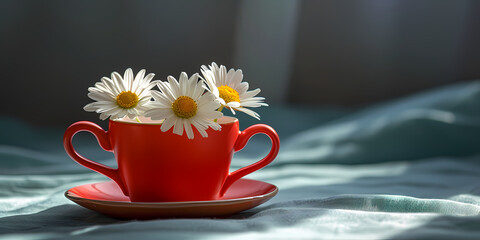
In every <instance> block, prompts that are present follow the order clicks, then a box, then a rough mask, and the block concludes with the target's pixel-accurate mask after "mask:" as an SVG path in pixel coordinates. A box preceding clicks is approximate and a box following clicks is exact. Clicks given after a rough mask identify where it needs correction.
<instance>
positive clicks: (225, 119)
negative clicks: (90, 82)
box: [110, 116, 238, 126]
mask: <svg viewBox="0 0 480 240" xmlns="http://www.w3.org/2000/svg"><path fill="white" fill-rule="evenodd" d="M149 121H154V120H149ZM110 122H116V123H122V124H132V125H154V126H160V125H162V124H163V121H161V122H136V121H135V120H133V119H128V120H125V119H123V118H120V119H110ZM217 122H218V124H220V125H229V124H234V123H235V122H238V118H236V117H231V116H223V117H221V118H219V119H218V121H217Z"/></svg>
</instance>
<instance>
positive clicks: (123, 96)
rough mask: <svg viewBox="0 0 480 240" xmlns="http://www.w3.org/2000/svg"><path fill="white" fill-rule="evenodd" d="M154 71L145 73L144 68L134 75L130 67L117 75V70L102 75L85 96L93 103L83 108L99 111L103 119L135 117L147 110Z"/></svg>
mask: <svg viewBox="0 0 480 240" xmlns="http://www.w3.org/2000/svg"><path fill="white" fill-rule="evenodd" d="M153 76H155V74H153V73H150V74H148V75H147V76H145V69H142V70H140V72H138V74H137V75H136V76H135V78H134V77H133V72H132V69H131V68H129V69H127V70H126V71H125V74H124V75H123V78H122V76H120V74H118V73H117V72H113V73H112V77H111V79H110V78H107V77H103V78H102V79H101V82H97V83H95V87H90V88H88V91H89V93H88V97H90V98H91V99H93V100H95V101H96V102H93V103H89V104H87V105H86V106H85V107H84V108H83V109H85V111H88V112H97V113H100V119H102V120H105V119H107V118H108V117H110V118H111V119H116V118H122V117H124V116H127V117H129V118H135V117H137V116H140V115H142V114H143V113H144V112H145V111H146V110H148V109H149V103H150V102H151V99H152V96H151V94H150V92H151V89H152V87H154V86H155V84H156V82H157V81H153V82H150V81H151V80H152V78H153Z"/></svg>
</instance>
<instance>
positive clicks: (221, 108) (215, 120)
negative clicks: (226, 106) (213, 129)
mask: <svg viewBox="0 0 480 240" xmlns="http://www.w3.org/2000/svg"><path fill="white" fill-rule="evenodd" d="M222 110H223V106H221V107H220V108H218V111H219V112H222ZM217 120H218V119H213V121H214V122H217Z"/></svg>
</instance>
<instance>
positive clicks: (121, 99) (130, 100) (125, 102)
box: [116, 91, 138, 108]
mask: <svg viewBox="0 0 480 240" xmlns="http://www.w3.org/2000/svg"><path fill="white" fill-rule="evenodd" d="M116 100H117V104H118V106H120V107H122V108H133V107H135V106H137V103H138V96H137V94H135V93H134V92H131V91H123V92H121V93H120V94H118V96H117V99H116Z"/></svg>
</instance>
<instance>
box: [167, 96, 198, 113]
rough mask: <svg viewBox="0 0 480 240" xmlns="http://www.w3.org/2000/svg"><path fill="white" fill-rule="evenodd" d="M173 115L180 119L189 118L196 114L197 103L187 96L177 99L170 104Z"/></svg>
mask: <svg viewBox="0 0 480 240" xmlns="http://www.w3.org/2000/svg"><path fill="white" fill-rule="evenodd" d="M172 109H173V113H175V115H177V117H180V118H191V117H193V116H195V114H197V103H196V102H195V101H194V100H193V99H192V98H191V97H187V96H181V97H178V98H177V100H175V102H173V103H172Z"/></svg>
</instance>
